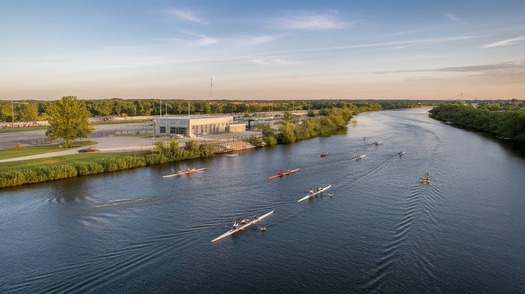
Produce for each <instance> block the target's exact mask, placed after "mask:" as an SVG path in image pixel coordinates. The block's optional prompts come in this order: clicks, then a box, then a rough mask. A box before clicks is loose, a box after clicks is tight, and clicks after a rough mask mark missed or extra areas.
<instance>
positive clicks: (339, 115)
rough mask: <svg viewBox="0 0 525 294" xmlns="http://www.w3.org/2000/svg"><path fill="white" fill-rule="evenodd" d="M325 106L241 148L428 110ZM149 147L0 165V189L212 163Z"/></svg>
mask: <svg viewBox="0 0 525 294" xmlns="http://www.w3.org/2000/svg"><path fill="white" fill-rule="evenodd" d="M325 103H328V104H327V105H329V106H331V107H328V108H321V109H320V110H319V111H318V113H317V114H316V113H314V112H313V111H308V117H307V118H305V119H303V120H298V119H297V118H296V117H294V116H293V115H292V114H290V113H289V112H285V113H284V116H283V119H282V122H281V125H280V127H279V129H278V130H275V129H273V128H271V126H269V125H262V126H260V129H261V131H262V137H256V136H253V137H251V138H249V139H248V140H247V142H248V143H250V144H251V145H253V146H254V147H264V146H273V145H276V144H289V143H293V142H296V141H300V140H306V139H310V138H313V137H317V136H321V135H329V134H331V133H334V132H337V131H340V130H343V129H345V128H346V125H347V124H348V122H349V121H350V119H351V118H352V116H353V115H354V114H358V113H360V112H366V111H378V110H381V109H401V108H412V107H421V106H428V104H427V105H424V104H421V103H418V102H413V101H412V102H411V101H402V102H397V103H396V102H388V103H387V104H385V105H382V104H380V103H377V102H374V103H363V104H361V105H356V104H352V103H348V102H341V101H338V102H334V101H326V102H325ZM323 105H325V104H323ZM325 106H326V105H325ZM338 106H339V107H338ZM155 147H156V148H155V150H153V151H139V152H123V153H82V154H74V155H66V156H57V157H49V158H42V159H37V160H31V161H28V160H26V161H16V162H6V163H2V166H1V167H0V188H5V187H13V186H20V185H25V184H32V183H40V182H47V181H53V180H59V179H66V178H71V177H77V176H85V175H92V174H99V173H105V172H113V171H119V170H125V169H131V168H137V167H144V166H150V165H156V164H162V163H168V162H176V161H182V160H188V159H196V158H208V157H213V156H214V155H215V153H216V150H215V147H214V146H213V145H208V144H199V143H198V142H196V141H191V140H190V141H188V142H186V144H185V146H184V147H182V148H181V147H180V146H179V143H178V141H177V140H172V141H169V142H157V143H155Z"/></svg>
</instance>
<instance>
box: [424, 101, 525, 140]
mask: <svg viewBox="0 0 525 294" xmlns="http://www.w3.org/2000/svg"><path fill="white" fill-rule="evenodd" d="M429 116H430V117H431V118H434V119H437V120H440V121H442V122H445V123H446V124H449V125H452V126H455V127H458V128H463V129H467V130H472V131H476V132H482V133H485V134H489V135H492V136H494V137H496V138H498V139H503V140H507V141H514V142H515V143H517V144H521V145H522V144H523V143H525V103H523V102H519V101H514V102H512V103H508V102H505V103H498V102H491V103H471V104H470V105H469V104H466V103H464V102H461V101H459V102H455V103H446V104H440V105H438V106H436V107H434V108H432V110H430V114H429ZM522 148H523V147H522Z"/></svg>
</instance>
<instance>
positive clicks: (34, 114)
mask: <svg viewBox="0 0 525 294" xmlns="http://www.w3.org/2000/svg"><path fill="white" fill-rule="evenodd" d="M37 119H38V107H37V106H36V105H34V104H29V103H23V104H21V105H20V121H35V120H37Z"/></svg>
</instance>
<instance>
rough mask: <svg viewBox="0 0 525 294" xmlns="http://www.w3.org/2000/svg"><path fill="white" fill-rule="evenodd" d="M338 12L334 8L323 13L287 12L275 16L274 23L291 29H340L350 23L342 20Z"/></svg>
mask: <svg viewBox="0 0 525 294" xmlns="http://www.w3.org/2000/svg"><path fill="white" fill-rule="evenodd" d="M337 14H338V12H337V11H334V10H329V11H325V12H323V13H315V12H300V13H298V14H292V13H287V14H286V15H283V16H280V17H277V18H274V19H273V20H272V23H274V24H277V25H278V26H279V27H281V28H283V29H289V30H338V29H342V28H344V27H345V26H347V25H348V24H346V23H344V22H342V21H340V20H339V18H338V16H337Z"/></svg>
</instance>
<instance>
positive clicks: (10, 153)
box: [0, 141, 96, 164]
mask: <svg viewBox="0 0 525 294" xmlns="http://www.w3.org/2000/svg"><path fill="white" fill-rule="evenodd" d="M93 144H96V142H93V141H79V142H74V143H73V144H71V148H78V147H84V146H90V145H93ZM64 150H66V149H64V148H60V145H59V144H52V145H51V144H48V145H38V146H24V147H22V146H19V147H15V148H9V149H4V150H1V151H0V160H1V159H10V158H17V157H24V156H31V155H38V154H45V153H51V152H57V151H64ZM2 164H3V163H2Z"/></svg>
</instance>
